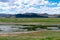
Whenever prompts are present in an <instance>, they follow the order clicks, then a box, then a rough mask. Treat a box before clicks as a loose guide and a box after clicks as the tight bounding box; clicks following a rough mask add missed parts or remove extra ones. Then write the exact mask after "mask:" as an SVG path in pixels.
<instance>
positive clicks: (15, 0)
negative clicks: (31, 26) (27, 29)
mask: <svg viewBox="0 0 60 40" xmlns="http://www.w3.org/2000/svg"><path fill="white" fill-rule="evenodd" d="M26 12H28V13H32V12H33V13H48V14H60V0H0V13H6V14H18V13H26Z"/></svg>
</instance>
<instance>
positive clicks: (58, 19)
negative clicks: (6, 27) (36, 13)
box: [0, 18, 60, 23]
mask: <svg viewBox="0 0 60 40" xmlns="http://www.w3.org/2000/svg"><path fill="white" fill-rule="evenodd" d="M0 22H18V23H19V22H58V23H60V18H0Z"/></svg>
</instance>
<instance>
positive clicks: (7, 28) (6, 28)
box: [0, 24, 59, 34]
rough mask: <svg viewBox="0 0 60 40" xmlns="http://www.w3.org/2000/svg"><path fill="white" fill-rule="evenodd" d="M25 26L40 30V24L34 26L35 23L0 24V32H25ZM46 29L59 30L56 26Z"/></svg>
mask: <svg viewBox="0 0 60 40" xmlns="http://www.w3.org/2000/svg"><path fill="white" fill-rule="evenodd" d="M33 26H34V27H33ZM43 27H44V26H43ZM27 28H28V29H29V30H30V31H32V30H35V31H36V30H41V28H40V26H35V25H16V24H15V25H13V24H0V34H1V33H11V32H27V31H29V30H28V29H27ZM34 28H35V29H34ZM44 28H45V27H44ZM48 29H52V30H55V29H56V30H59V28H58V27H48Z"/></svg>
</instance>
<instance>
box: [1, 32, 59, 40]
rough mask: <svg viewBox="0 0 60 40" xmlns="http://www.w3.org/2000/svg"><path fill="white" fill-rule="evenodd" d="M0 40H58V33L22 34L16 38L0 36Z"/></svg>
mask: <svg viewBox="0 0 60 40" xmlns="http://www.w3.org/2000/svg"><path fill="white" fill-rule="evenodd" d="M0 40H60V31H40V32H32V33H26V34H24V33H22V34H19V35H17V36H0Z"/></svg>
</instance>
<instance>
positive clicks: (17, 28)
mask: <svg viewBox="0 0 60 40" xmlns="http://www.w3.org/2000/svg"><path fill="white" fill-rule="evenodd" d="M23 27H26V26H21V25H1V24H0V33H11V32H24V31H27V29H22V28H23Z"/></svg>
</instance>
